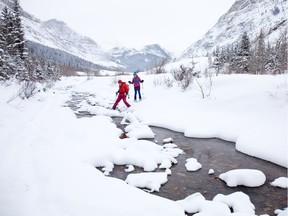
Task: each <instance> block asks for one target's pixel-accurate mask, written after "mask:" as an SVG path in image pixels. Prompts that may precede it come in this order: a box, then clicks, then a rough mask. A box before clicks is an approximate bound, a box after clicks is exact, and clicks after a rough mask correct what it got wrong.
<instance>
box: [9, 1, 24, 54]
mask: <svg viewBox="0 0 288 216" xmlns="http://www.w3.org/2000/svg"><path fill="white" fill-rule="evenodd" d="M13 12H14V16H13V30H12V35H13V40H14V41H13V44H14V52H15V55H19V57H20V58H21V59H25V57H26V49H25V40H24V31H23V28H22V24H21V18H20V4H19V0H14V7H13Z"/></svg>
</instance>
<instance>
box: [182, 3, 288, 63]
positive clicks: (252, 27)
mask: <svg viewBox="0 0 288 216" xmlns="http://www.w3.org/2000/svg"><path fill="white" fill-rule="evenodd" d="M287 5H288V4H287V0H236V1H235V3H234V4H233V5H232V6H231V8H230V9H229V10H228V12H227V13H226V14H224V15H223V16H221V17H220V19H219V20H218V22H217V23H216V24H215V25H214V26H213V27H212V28H211V29H210V30H209V31H208V32H207V33H206V34H205V36H204V37H203V38H202V39H200V40H198V41H197V42H195V43H194V44H192V45H191V46H190V47H189V48H188V49H187V50H186V51H185V52H184V53H183V55H182V57H184V58H185V57H188V56H192V55H199V56H203V55H206V54H207V53H211V52H212V51H213V50H215V48H216V47H217V46H218V47H222V46H226V45H228V44H231V43H233V42H235V41H237V40H238V38H239V37H240V36H241V35H243V33H244V32H247V34H248V36H249V38H250V39H251V40H254V39H255V38H256V37H257V36H258V35H259V33H260V30H262V31H263V32H264V34H265V36H266V40H267V41H270V42H272V43H273V42H274V40H275V39H276V38H278V36H279V34H281V32H283V31H284V29H285V28H287V16H286V13H287V10H288V8H287Z"/></svg>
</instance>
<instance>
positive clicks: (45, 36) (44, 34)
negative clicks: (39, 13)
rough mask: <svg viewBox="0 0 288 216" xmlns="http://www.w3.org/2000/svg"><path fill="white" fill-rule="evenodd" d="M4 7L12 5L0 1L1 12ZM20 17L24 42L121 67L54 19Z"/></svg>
mask: <svg viewBox="0 0 288 216" xmlns="http://www.w3.org/2000/svg"><path fill="white" fill-rule="evenodd" d="M20 5H21V2H20ZM5 6H7V7H8V8H9V9H10V10H11V7H13V3H12V2H11V1H10V0H0V10H1V11H2V9H3V8H4V7H5ZM21 15H22V25H23V28H24V31H25V39H26V40H28V41H32V42H35V43H38V44H41V45H44V46H47V47H50V48H54V49H58V50H62V51H64V52H67V53H69V54H72V55H74V56H77V57H79V58H82V59H84V60H86V61H89V62H92V63H94V64H97V65H102V66H104V67H113V68H114V69H115V68H116V67H117V68H119V67H122V66H121V65H119V64H117V63H115V62H113V61H111V60H110V59H109V56H108V55H106V53H105V52H104V51H103V49H102V48H101V46H99V45H98V44H97V43H96V42H95V41H93V40H92V39H90V38H88V37H86V36H83V35H80V34H78V33H77V32H76V31H74V30H73V29H71V28H70V27H69V26H67V25H66V23H64V22H62V21H58V20H55V19H52V20H48V21H46V22H42V21H41V20H39V19H37V18H35V17H34V16H32V15H30V14H29V13H27V12H25V11H21Z"/></svg>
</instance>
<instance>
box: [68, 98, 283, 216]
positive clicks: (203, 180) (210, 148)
mask: <svg viewBox="0 0 288 216" xmlns="http://www.w3.org/2000/svg"><path fill="white" fill-rule="evenodd" d="M87 96H89V94H83V93H75V94H74V95H72V98H71V100H70V101H68V102H67V106H68V107H70V108H71V109H72V110H73V111H76V110H77V105H78V104H79V103H80V102H81V101H82V100H84V99H85V98H86V97H87ZM89 116H92V115H91V114H90V113H85V112H84V113H80V114H77V117H78V118H81V117H89ZM112 119H113V120H114V123H115V124H116V125H117V127H118V128H120V129H122V130H123V131H124V126H123V125H121V124H120V122H121V120H122V118H120V117H114V118H112ZM150 128H151V129H152V131H153V132H154V133H155V134H156V136H155V139H152V140H151V139H150V141H153V142H157V143H158V144H160V145H161V144H162V141H163V140H164V139H166V138H172V139H173V141H174V143H175V144H176V145H177V146H178V148H180V149H181V150H183V151H184V154H180V155H179V156H178V157H177V158H176V159H177V161H178V163H177V164H174V165H173V166H172V167H171V171H172V175H169V176H168V182H167V183H166V184H164V185H162V186H161V188H160V191H159V192H153V193H152V194H155V195H157V196H161V197H165V198H168V199H170V200H175V201H176V200H181V199H184V198H185V197H187V196H189V195H191V194H193V193H196V192H200V193H201V194H202V195H203V196H204V197H205V198H206V200H212V199H213V198H214V197H215V196H216V195H217V194H224V195H228V194H231V193H234V192H237V191H241V192H243V193H245V194H247V195H248V196H249V197H250V200H251V202H252V203H253V204H254V205H255V214H256V215H261V214H268V215H270V216H273V215H275V214H274V211H275V210H276V209H281V210H282V209H284V208H286V207H287V189H283V188H278V187H273V186H271V185H270V183H271V182H272V181H274V180H275V179H276V178H278V177H283V176H284V177H287V169H286V168H284V167H281V166H278V165H276V164H273V163H270V162H268V161H264V160H261V159H258V158H255V157H251V156H249V155H246V154H243V153H241V152H239V151H237V150H236V149H235V143H232V142H228V141H224V140H221V139H217V138H211V139H199V138H189V137H185V136H184V135H183V133H179V132H175V131H171V130H168V129H164V128H159V127H152V126H151V127H150ZM148 140H149V139H148ZM191 157H193V158H196V159H197V160H198V162H199V163H200V164H202V168H201V169H200V170H198V171H196V172H188V171H187V170H186V168H185V163H186V159H188V158H191ZM125 168H126V166H118V165H115V167H114V169H113V171H112V172H111V173H110V176H111V177H115V178H119V179H122V180H125V179H126V177H127V175H128V174H129V173H126V172H125V171H124V169H125ZM209 169H213V170H214V171H215V172H214V174H212V175H209V174H208V171H209ZM232 169H257V170H261V171H262V172H263V173H264V174H265V175H266V182H265V184H264V185H262V186H260V187H253V188H252V187H245V186H238V187H234V188H230V187H228V186H227V185H226V183H225V182H224V181H222V180H221V179H219V178H218V176H219V175H220V174H221V173H224V172H227V171H229V170H232ZM156 171H157V170H156ZM162 171H163V170H162ZM133 172H134V173H137V172H144V171H143V169H142V168H139V167H135V170H134V171H133ZM188 215H189V214H188ZM190 215H191V214H190Z"/></svg>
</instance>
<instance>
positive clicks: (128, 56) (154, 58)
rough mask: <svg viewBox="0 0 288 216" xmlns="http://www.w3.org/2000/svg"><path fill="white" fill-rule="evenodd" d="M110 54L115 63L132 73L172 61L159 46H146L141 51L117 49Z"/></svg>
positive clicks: (110, 51)
mask: <svg viewBox="0 0 288 216" xmlns="http://www.w3.org/2000/svg"><path fill="white" fill-rule="evenodd" d="M108 52H109V55H110V56H111V57H112V59H113V60H114V61H115V62H118V63H120V64H121V65H123V66H124V67H125V68H126V70H127V71H130V72H133V71H144V70H149V69H151V68H153V67H155V66H156V65H159V64H160V63H161V62H163V61H167V60H170V59H171V56H170V54H169V53H168V52H167V51H165V50H164V49H163V48H161V47H160V46H159V45H158V44H152V45H146V46H145V47H144V48H142V49H140V50H136V49H129V48H125V47H115V48H113V49H111V50H109V51H108Z"/></svg>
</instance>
